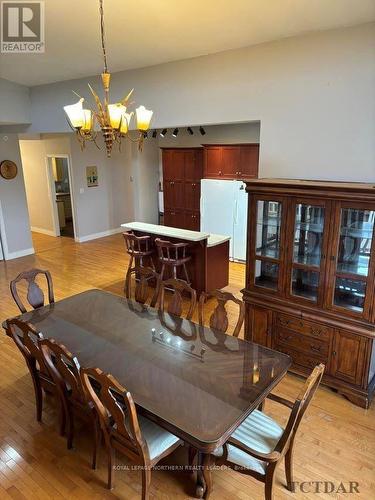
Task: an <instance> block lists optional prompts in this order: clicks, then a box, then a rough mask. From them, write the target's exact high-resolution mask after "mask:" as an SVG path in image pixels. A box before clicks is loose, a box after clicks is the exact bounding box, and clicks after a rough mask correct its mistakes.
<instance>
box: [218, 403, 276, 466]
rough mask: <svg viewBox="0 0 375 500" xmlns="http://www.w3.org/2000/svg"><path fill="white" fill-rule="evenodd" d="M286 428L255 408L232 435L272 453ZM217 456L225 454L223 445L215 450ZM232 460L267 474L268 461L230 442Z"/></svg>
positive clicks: (244, 442) (251, 445)
mask: <svg viewBox="0 0 375 500" xmlns="http://www.w3.org/2000/svg"><path fill="white" fill-rule="evenodd" d="M283 432H284V429H283V428H282V427H280V425H279V424H278V423H277V422H275V421H274V420H272V418H270V417H268V416H267V415H265V414H264V413H262V412H261V411H259V410H254V411H253V412H252V413H251V414H250V415H249V416H248V417H247V419H246V420H245V421H244V422H242V424H241V425H240V426H239V427H238V428H237V429H236V430H235V431H234V433H233V434H232V437H233V438H235V439H237V440H238V441H240V442H241V443H243V444H244V445H246V446H248V447H249V448H252V449H253V450H256V451H260V452H261V453H270V452H271V451H273V450H274V449H275V446H276V445H277V443H278V441H279V440H280V438H281V436H282V435H283ZM213 455H214V456H215V457H221V456H222V455H223V447H220V448H218V449H217V450H215V451H214V452H213ZM227 460H228V461H229V462H232V463H234V464H236V465H238V466H240V467H244V468H245V469H251V470H254V471H256V472H258V473H259V474H265V470H266V463H265V462H262V461H261V460H257V459H256V458H254V457H252V456H250V455H249V454H248V453H246V452H244V451H241V450H239V449H238V448H236V447H235V446H232V445H230V444H228V458H227Z"/></svg>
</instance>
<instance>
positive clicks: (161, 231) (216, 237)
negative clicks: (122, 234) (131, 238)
mask: <svg viewBox="0 0 375 500" xmlns="http://www.w3.org/2000/svg"><path fill="white" fill-rule="evenodd" d="M121 227H123V228H124V229H132V230H134V231H142V232H146V233H149V234H155V235H158V236H167V237H169V238H175V239H179V240H185V241H193V242H197V241H203V240H207V246H208V247H213V246H216V245H220V244H221V243H224V242H225V241H229V240H230V236H224V235H221V234H210V233H204V232H201V231H190V230H188V229H179V228H177V227H169V226H159V225H157V224H148V223H147V222H126V223H125V224H121Z"/></svg>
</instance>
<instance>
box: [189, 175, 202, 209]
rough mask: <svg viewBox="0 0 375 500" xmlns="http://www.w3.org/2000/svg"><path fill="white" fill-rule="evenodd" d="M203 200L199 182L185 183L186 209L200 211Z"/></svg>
mask: <svg viewBox="0 0 375 500" xmlns="http://www.w3.org/2000/svg"><path fill="white" fill-rule="evenodd" d="M200 198H201V185H200V181H198V182H185V208H186V209H187V210H199V209H200Z"/></svg>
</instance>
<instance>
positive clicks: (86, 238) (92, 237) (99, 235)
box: [75, 227, 124, 243]
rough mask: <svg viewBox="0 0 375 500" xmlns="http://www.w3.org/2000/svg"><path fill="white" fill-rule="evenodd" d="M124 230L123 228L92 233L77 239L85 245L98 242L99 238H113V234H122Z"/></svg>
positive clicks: (76, 239)
mask: <svg viewBox="0 0 375 500" xmlns="http://www.w3.org/2000/svg"><path fill="white" fill-rule="evenodd" d="M122 232H124V229H123V228H122V227H116V228H115V229H108V231H102V232H101V233H92V234H88V235H87V236H81V237H78V238H75V241H77V242H78V243H84V242H85V241H90V240H97V239H98V238H104V237H105V236H112V235H113V234H117V233H122Z"/></svg>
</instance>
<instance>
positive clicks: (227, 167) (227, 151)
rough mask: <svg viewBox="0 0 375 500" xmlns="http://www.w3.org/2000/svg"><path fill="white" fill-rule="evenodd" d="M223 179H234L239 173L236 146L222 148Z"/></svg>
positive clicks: (238, 153) (237, 149)
mask: <svg viewBox="0 0 375 500" xmlns="http://www.w3.org/2000/svg"><path fill="white" fill-rule="evenodd" d="M222 166H223V177H225V178H227V179H235V178H236V177H238V173H239V171H240V148H239V147H238V146H233V147H223V151H222Z"/></svg>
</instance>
